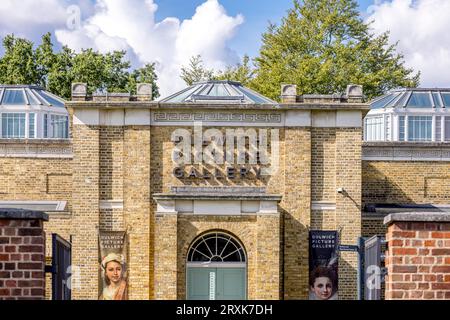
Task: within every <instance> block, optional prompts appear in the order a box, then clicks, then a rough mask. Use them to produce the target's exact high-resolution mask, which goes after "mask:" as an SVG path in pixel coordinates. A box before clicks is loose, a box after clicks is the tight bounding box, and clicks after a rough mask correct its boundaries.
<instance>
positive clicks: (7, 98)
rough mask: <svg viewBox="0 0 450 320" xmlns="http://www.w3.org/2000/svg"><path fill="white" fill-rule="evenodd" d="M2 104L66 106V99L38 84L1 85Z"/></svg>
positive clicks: (0, 99)
mask: <svg viewBox="0 0 450 320" xmlns="http://www.w3.org/2000/svg"><path fill="white" fill-rule="evenodd" d="M0 105H2V106H20V105H32V106H46V107H57V108H64V100H63V99H61V98H59V97H57V96H55V95H54V94H52V93H50V92H48V91H46V90H45V89H43V88H41V87H37V86H26V85H23V86H22V85H0Z"/></svg>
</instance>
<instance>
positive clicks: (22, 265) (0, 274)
mask: <svg viewBox="0 0 450 320" xmlns="http://www.w3.org/2000/svg"><path fill="white" fill-rule="evenodd" d="M44 268H45V233H44V230H43V222H42V221H40V220H8V219H0V300H5V299H7V300H41V299H44V297H45V271H44Z"/></svg>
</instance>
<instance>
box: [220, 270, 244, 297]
mask: <svg viewBox="0 0 450 320" xmlns="http://www.w3.org/2000/svg"><path fill="white" fill-rule="evenodd" d="M216 277H217V281H216V283H217V289H216V291H217V292H216V300H245V299H246V292H245V291H246V288H245V287H246V285H245V269H244V268H218V269H217V275H216Z"/></svg>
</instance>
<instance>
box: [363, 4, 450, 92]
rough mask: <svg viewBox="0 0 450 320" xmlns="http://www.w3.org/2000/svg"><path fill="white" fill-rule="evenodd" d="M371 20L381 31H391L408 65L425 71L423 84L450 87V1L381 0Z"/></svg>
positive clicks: (369, 18)
mask: <svg viewBox="0 0 450 320" xmlns="http://www.w3.org/2000/svg"><path fill="white" fill-rule="evenodd" d="M369 10H371V11H370V15H369V17H368V19H367V20H368V21H371V20H373V24H372V27H373V29H374V30H375V32H376V33H377V34H379V33H382V32H384V31H387V30H389V31H390V40H391V42H392V43H395V42H396V41H399V45H398V51H399V52H401V53H403V54H404V56H405V61H406V65H407V66H408V67H411V68H414V70H416V71H421V73H422V74H421V86H422V87H450V73H449V72H448V70H450V32H449V30H450V1H449V0H415V1H413V0H393V1H389V2H387V1H382V2H381V1H377V2H376V3H375V5H373V6H371V7H370V8H369Z"/></svg>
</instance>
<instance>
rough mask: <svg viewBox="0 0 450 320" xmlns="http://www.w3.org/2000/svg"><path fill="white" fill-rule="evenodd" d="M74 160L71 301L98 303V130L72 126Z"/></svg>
mask: <svg viewBox="0 0 450 320" xmlns="http://www.w3.org/2000/svg"><path fill="white" fill-rule="evenodd" d="M73 157H74V158H73V200H72V201H73V202H72V203H73V210H72V214H73V237H72V264H73V266H74V268H73V269H72V270H73V272H74V273H73V276H72V282H73V283H72V284H73V288H72V297H73V299H78V300H80V299H81V300H85V299H92V300H95V299H98V297H99V295H98V293H99V292H98V285H99V269H98V268H99V264H98V228H99V170H100V165H99V159H100V157H99V128H98V126H93V125H83V124H76V125H74V126H73ZM78 272H79V273H78ZM78 281H79V282H78ZM74 282H75V283H74ZM77 283H79V284H80V286H78V285H77Z"/></svg>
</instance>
